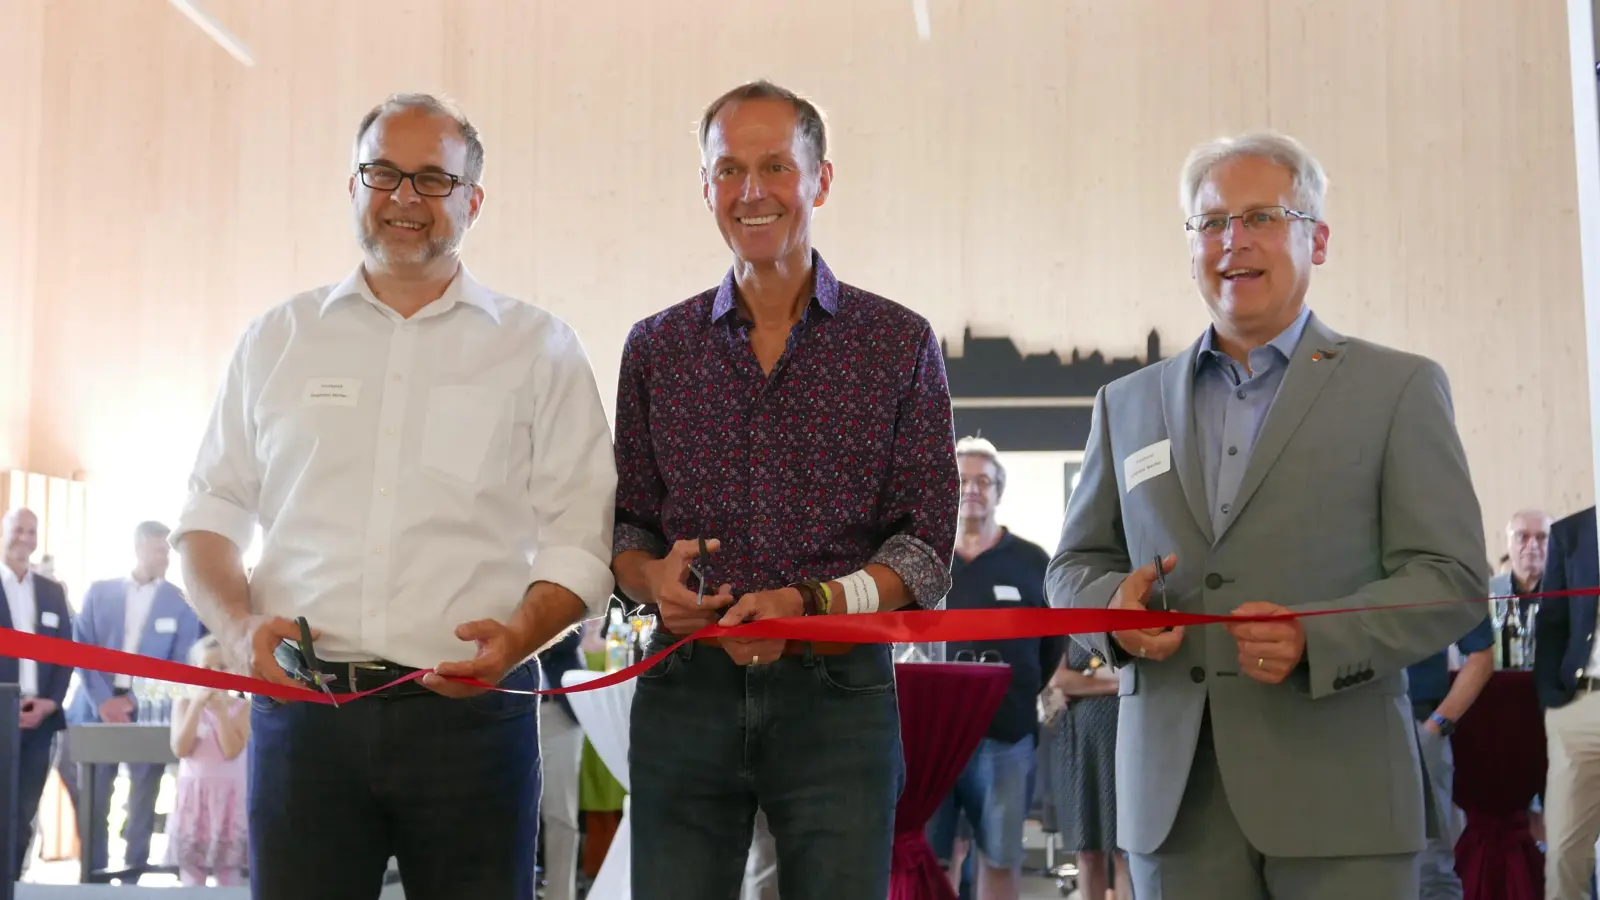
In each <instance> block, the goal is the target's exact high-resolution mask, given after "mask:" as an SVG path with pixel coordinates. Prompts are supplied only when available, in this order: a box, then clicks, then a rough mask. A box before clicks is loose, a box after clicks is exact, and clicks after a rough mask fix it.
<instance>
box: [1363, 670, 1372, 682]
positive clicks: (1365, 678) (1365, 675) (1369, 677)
mask: <svg viewBox="0 0 1600 900" xmlns="http://www.w3.org/2000/svg"><path fill="white" fill-rule="evenodd" d="M1361 680H1362V681H1371V680H1372V670H1371V669H1368V670H1366V671H1365V672H1362V673H1361Z"/></svg>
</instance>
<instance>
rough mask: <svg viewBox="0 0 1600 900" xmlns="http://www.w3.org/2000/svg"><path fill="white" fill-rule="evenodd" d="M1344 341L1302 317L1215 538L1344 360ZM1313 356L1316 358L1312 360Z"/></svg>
mask: <svg viewBox="0 0 1600 900" xmlns="http://www.w3.org/2000/svg"><path fill="white" fill-rule="evenodd" d="M1345 344H1346V340H1345V338H1344V337H1343V336H1341V335H1339V334H1336V333H1334V332H1333V331H1331V330H1329V329H1328V327H1327V326H1325V325H1323V324H1322V321H1321V320H1320V319H1318V318H1317V317H1316V316H1315V315H1312V316H1311V317H1309V318H1308V319H1307V320H1306V327H1305V331H1303V332H1302V333H1301V335H1300V343H1299V345H1298V346H1296V347H1295V350H1294V357H1293V358H1291V359H1290V360H1289V370H1288V371H1287V372H1285V373H1284V375H1283V383H1282V384H1280V385H1278V396H1277V397H1276V398H1274V399H1273V401H1272V408H1271V409H1269V410H1268V411H1267V421H1266V422H1264V423H1263V424H1262V426H1261V433H1260V434H1259V435H1258V436H1257V437H1256V442H1255V446H1254V447H1253V448H1251V450H1250V464H1249V465H1248V466H1246V467H1245V470H1244V480H1243V481H1242V482H1240V484H1239V494H1238V496H1237V497H1235V498H1234V501H1233V515H1232V516H1230V517H1229V518H1228V521H1227V523H1226V524H1224V525H1223V528H1222V534H1219V535H1217V539H1218V540H1221V539H1222V536H1223V535H1225V534H1227V533H1228V528H1229V526H1231V525H1232V524H1233V523H1234V522H1237V521H1239V517H1240V516H1241V515H1243V514H1244V508H1245V505H1246V504H1248V503H1249V502H1250V498H1251V497H1253V496H1255V493H1256V489H1257V488H1259V487H1261V482H1262V481H1263V480H1264V479H1265V478H1266V477H1267V472H1269V471H1271V469H1272V467H1273V465H1274V464H1276V463H1277V461H1278V456H1279V455H1281V454H1282V453H1283V448H1284V447H1285V446H1287V445H1288V443H1289V438H1290V437H1292V436H1293V435H1294V432H1295V429H1297V428H1299V427H1300V423H1301V421H1303V420H1304V419H1305V417H1306V413H1308V412H1310V411H1311V405H1312V404H1313V403H1315V402H1316V400H1317V396H1318V395H1319V394H1321V393H1322V389H1323V388H1324V387H1326V386H1327V384H1328V379H1329V378H1331V377H1332V376H1333V372H1334V370H1335V369H1337V368H1339V364H1340V363H1342V362H1344V354H1343V353H1342V352H1337V350H1342V349H1343V347H1344V345H1345ZM1325 350H1336V352H1335V353H1334V354H1333V355H1332V356H1331V357H1330V356H1327V355H1325V354H1323V351H1325ZM1313 355H1316V356H1318V357H1320V358H1319V359H1316V360H1313V359H1312V358H1311V357H1312V356H1313Z"/></svg>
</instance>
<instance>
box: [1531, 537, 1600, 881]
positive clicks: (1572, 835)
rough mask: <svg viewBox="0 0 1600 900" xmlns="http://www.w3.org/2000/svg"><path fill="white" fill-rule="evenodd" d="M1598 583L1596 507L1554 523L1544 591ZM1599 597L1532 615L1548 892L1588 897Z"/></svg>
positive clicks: (1596, 766)
mask: <svg viewBox="0 0 1600 900" xmlns="http://www.w3.org/2000/svg"><path fill="white" fill-rule="evenodd" d="M1594 587H1600V551H1597V545H1596V541H1595V509H1594V507H1592V506H1591V507H1589V508H1588V509H1586V510H1584V511H1582V512H1579V513H1574V514H1573V515H1570V516H1568V517H1567V518H1565V519H1562V520H1561V521H1559V522H1557V523H1555V524H1554V525H1552V526H1550V549H1549V553H1548V561H1547V562H1546V564H1545V573H1544V585H1543V589H1544V590H1545V591H1548V592H1552V593H1554V592H1558V591H1568V590H1581V589H1584V588H1594ZM1594 631H1595V598H1593V597H1572V598H1558V597H1551V598H1549V599H1547V600H1545V602H1543V603H1541V604H1539V611H1538V614H1537V615H1536V616H1535V618H1534V655H1533V682H1534V685H1535V687H1536V688H1537V689H1538V691H1539V704H1540V705H1541V706H1543V707H1544V708H1545V716H1544V730H1545V735H1546V737H1547V739H1548V740H1549V756H1550V768H1549V771H1548V774H1547V775H1546V776H1545V786H1544V804H1545V807H1544V822H1545V839H1546V841H1547V842H1548V844H1549V849H1548V850H1547V851H1546V852H1545V896H1546V897H1563V898H1566V897H1587V896H1590V891H1591V887H1590V884H1591V878H1592V877H1593V875H1594V844H1595V840H1596V838H1600V807H1597V806H1596V805H1595V803H1594V798H1595V797H1596V796H1597V795H1600V756H1597V753H1600V664H1597V660H1596V659H1595V649H1596V648H1595V640H1594V638H1595V633H1594Z"/></svg>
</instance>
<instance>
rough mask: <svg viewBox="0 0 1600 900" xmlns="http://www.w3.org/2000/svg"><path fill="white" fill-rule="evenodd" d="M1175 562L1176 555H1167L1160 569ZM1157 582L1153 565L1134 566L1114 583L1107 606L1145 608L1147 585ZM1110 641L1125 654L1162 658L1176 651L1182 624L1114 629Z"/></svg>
mask: <svg viewBox="0 0 1600 900" xmlns="http://www.w3.org/2000/svg"><path fill="white" fill-rule="evenodd" d="M1177 565H1178V557H1177V556H1176V555H1175V554H1168V555H1167V558H1166V559H1163V560H1162V561H1161V571H1162V572H1163V573H1167V572H1171V571H1172V570H1173V569H1174V568H1176V567H1177ZM1155 583H1156V564H1155V563H1153V562H1152V563H1148V564H1146V565H1143V566H1140V567H1139V568H1137V569H1134V570H1133V572H1131V573H1130V574H1129V575H1128V577H1127V578H1124V579H1123V580H1122V584H1120V585H1118V586H1117V592H1116V594H1114V595H1113V596H1112V597H1111V603H1110V605H1109V606H1108V607H1107V608H1108V609H1145V603H1146V602H1148V601H1149V599H1150V587H1151V586H1152V585H1154V584H1155ZM1111 638H1112V640H1114V641H1116V642H1117V644H1118V646H1120V647H1122V649H1123V650H1124V651H1126V652H1127V653H1129V654H1131V655H1133V656H1137V657H1139V658H1140V659H1154V660H1163V659H1166V658H1167V657H1169V656H1171V655H1172V654H1174V653H1176V652H1178V647H1180V646H1182V644H1183V627H1182V626H1179V627H1177V628H1174V629H1172V630H1171V631H1165V630H1163V629H1160V628H1140V629H1136V630H1133V631H1113V632H1111Z"/></svg>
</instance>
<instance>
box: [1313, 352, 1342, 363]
mask: <svg viewBox="0 0 1600 900" xmlns="http://www.w3.org/2000/svg"><path fill="white" fill-rule="evenodd" d="M1338 355H1339V354H1338V353H1337V352H1335V351H1333V350H1318V351H1317V352H1315V353H1313V354H1311V361H1312V362H1317V361H1318V360H1323V359H1333V358H1334V357H1335V356H1338Z"/></svg>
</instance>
